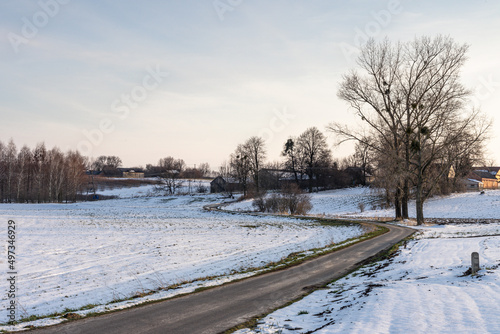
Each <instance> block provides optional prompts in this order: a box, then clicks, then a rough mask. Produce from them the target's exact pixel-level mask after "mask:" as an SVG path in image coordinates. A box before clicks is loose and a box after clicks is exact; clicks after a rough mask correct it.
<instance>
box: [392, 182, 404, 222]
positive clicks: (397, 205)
mask: <svg viewBox="0 0 500 334" xmlns="http://www.w3.org/2000/svg"><path fill="white" fill-rule="evenodd" d="M394 208H395V210H396V212H395V214H396V220H401V217H402V215H401V189H400V188H399V187H398V188H397V189H396V195H395V196H394Z"/></svg>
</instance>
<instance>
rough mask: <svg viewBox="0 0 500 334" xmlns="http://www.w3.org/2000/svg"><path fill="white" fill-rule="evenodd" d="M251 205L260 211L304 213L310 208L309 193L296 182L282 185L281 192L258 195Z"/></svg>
mask: <svg viewBox="0 0 500 334" xmlns="http://www.w3.org/2000/svg"><path fill="white" fill-rule="evenodd" d="M252 206H253V207H254V208H256V209H257V210H258V211H260V212H270V213H285V214H286V213H288V214H291V215H296V214H298V215H304V214H306V213H307V212H309V211H310V210H311V209H312V204H311V200H310V198H309V195H307V194H305V193H303V192H302V190H300V188H299V187H298V186H297V185H296V184H291V185H287V186H285V187H283V189H282V193H281V194H276V193H274V194H271V195H270V196H268V197H264V196H259V197H257V198H256V199H255V200H254V201H253V203H252Z"/></svg>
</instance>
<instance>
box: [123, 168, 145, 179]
mask: <svg viewBox="0 0 500 334" xmlns="http://www.w3.org/2000/svg"><path fill="white" fill-rule="evenodd" d="M123 177H124V178H127V179H142V178H144V173H143V172H136V171H135V170H133V169H131V170H129V171H126V172H125V171H124V172H123Z"/></svg>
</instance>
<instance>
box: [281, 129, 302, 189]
mask: <svg viewBox="0 0 500 334" xmlns="http://www.w3.org/2000/svg"><path fill="white" fill-rule="evenodd" d="M296 141H297V140H296V139H294V138H288V139H287V141H286V143H285V146H284V148H283V152H282V153H281V155H282V156H284V157H285V158H286V161H285V167H286V168H287V169H289V170H291V171H292V173H293V176H294V178H295V183H296V184H297V185H299V176H298V168H299V161H298V159H299V157H298V152H297V145H296V144H295V142H296Z"/></svg>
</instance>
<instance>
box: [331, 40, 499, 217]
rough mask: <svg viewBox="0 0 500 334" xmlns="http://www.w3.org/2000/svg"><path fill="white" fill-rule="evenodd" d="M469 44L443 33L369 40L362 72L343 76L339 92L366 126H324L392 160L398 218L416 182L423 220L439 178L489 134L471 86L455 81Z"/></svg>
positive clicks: (361, 58) (404, 213) (363, 52)
mask: <svg viewBox="0 0 500 334" xmlns="http://www.w3.org/2000/svg"><path fill="white" fill-rule="evenodd" d="M467 50H468V46H467V45H462V44H458V43H456V42H454V41H453V39H451V38H450V37H444V36H437V37H434V38H430V37H421V38H416V39H415V40H414V41H412V42H408V43H390V42H389V41H388V40H387V39H386V40H384V41H383V42H381V43H377V42H375V41H374V40H370V41H369V42H368V43H367V44H366V45H365V46H364V47H363V48H362V50H361V54H360V56H359V59H358V65H359V67H360V68H361V73H359V72H357V71H355V70H353V71H351V72H350V73H349V74H347V75H344V77H343V79H342V82H341V85H340V89H339V92H338V96H339V97H340V98H341V99H343V100H344V101H346V102H348V103H349V105H350V106H351V108H352V109H353V110H354V111H355V113H356V115H357V116H358V117H359V118H360V119H361V121H362V123H363V124H364V127H362V128H361V129H359V130H355V129H352V128H348V127H346V126H344V125H342V124H339V123H333V124H331V126H330V127H329V128H330V130H332V131H333V132H335V133H336V134H337V135H339V136H340V138H341V140H349V139H354V140H357V141H358V142H361V143H363V144H364V145H367V146H368V147H370V148H371V149H372V150H373V151H374V152H377V153H378V154H379V155H381V156H382V157H383V158H384V160H385V161H386V162H390V165H391V166H390V168H391V169H392V175H393V177H394V183H395V189H394V202H395V207H396V212H395V214H396V218H400V217H403V218H406V217H407V216H408V206H407V203H408V198H409V194H410V187H411V186H413V188H414V189H415V197H416V202H417V203H416V207H417V212H416V215H417V223H418V224H422V223H423V220H424V215H423V203H424V201H425V200H426V199H427V198H428V196H429V195H430V194H431V193H432V191H431V190H432V187H433V185H434V184H436V181H437V179H439V178H442V177H444V176H445V175H447V171H449V168H450V166H451V165H452V164H453V163H454V161H455V160H457V159H460V158H461V157H462V156H463V155H465V154H467V153H470V148H471V147H474V148H475V149H480V148H481V144H482V142H483V141H484V139H485V138H486V133H487V130H488V129H489V126H490V123H489V122H487V121H485V120H484V118H483V117H482V116H481V114H480V113H479V112H478V111H476V110H472V111H467V108H469V105H468V97H469V94H470V92H469V91H468V90H467V89H466V88H465V87H464V86H463V85H462V84H461V82H460V70H461V68H462V66H463V64H464V62H465V60H466V53H467ZM465 134H467V135H465ZM456 143H460V145H456ZM452 146H456V147H460V149H454V150H450V147H452ZM451 152H453V153H451ZM386 165H387V164H386Z"/></svg>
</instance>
